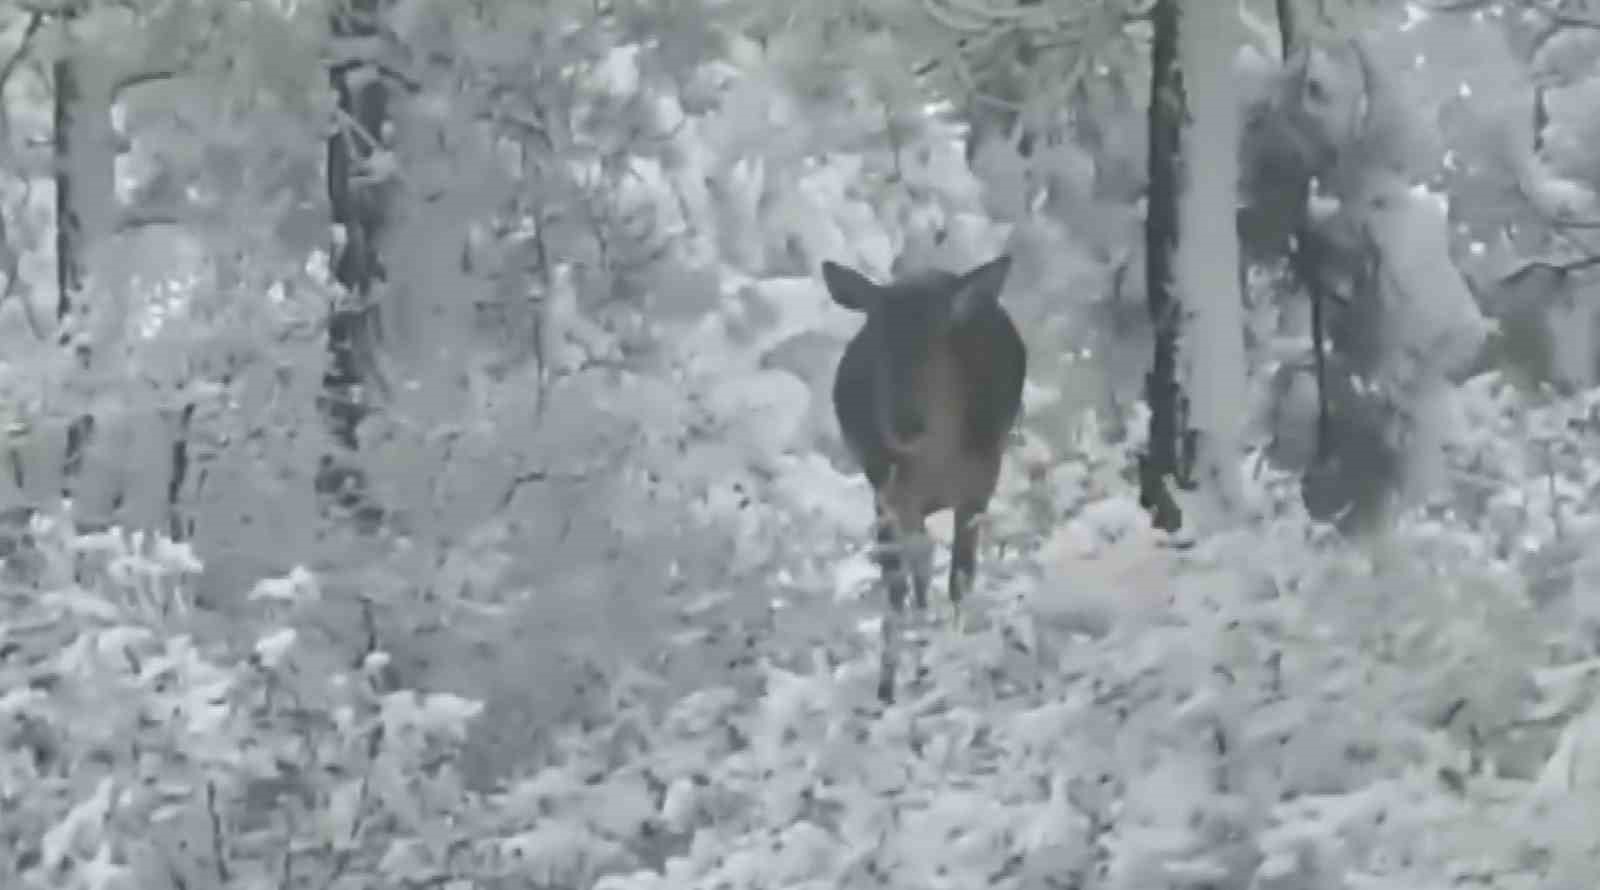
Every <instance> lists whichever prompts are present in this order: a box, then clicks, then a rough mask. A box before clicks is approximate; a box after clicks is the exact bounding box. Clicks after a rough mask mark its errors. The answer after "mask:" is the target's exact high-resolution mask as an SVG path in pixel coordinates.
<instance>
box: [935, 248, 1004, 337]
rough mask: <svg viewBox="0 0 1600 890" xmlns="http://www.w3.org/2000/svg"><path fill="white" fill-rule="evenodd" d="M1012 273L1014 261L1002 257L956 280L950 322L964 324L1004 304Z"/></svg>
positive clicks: (951, 299) (952, 295) (951, 302)
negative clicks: (1005, 292)
mask: <svg viewBox="0 0 1600 890" xmlns="http://www.w3.org/2000/svg"><path fill="white" fill-rule="evenodd" d="M1010 273H1011V257H1010V256H1007V255H1005V254H1002V255H1000V256H998V257H995V258H994V259H992V260H990V261H989V262H987V263H984V264H983V265H981V266H979V267H978V268H976V269H973V270H972V271H970V272H968V273H967V274H965V275H963V276H961V277H960V278H959V279H957V280H956V285H955V292H954V293H953V294H951V296H950V318H951V320H952V321H954V322H956V323H957V324H960V323H962V322H964V321H970V320H971V319H973V318H975V317H977V315H978V313H980V312H982V311H983V310H984V309H985V308H987V307H989V306H992V305H994V304H995V303H998V302H1000V291H1001V290H1003V289H1005V286H1006V276H1007V275H1009V274H1010Z"/></svg>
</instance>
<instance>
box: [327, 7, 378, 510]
mask: <svg viewBox="0 0 1600 890" xmlns="http://www.w3.org/2000/svg"><path fill="white" fill-rule="evenodd" d="M385 6H386V3H385V2H384V0H346V2H343V3H341V4H339V6H338V7H337V8H336V9H335V10H334V12H333V15H332V22H331V25H332V33H333V38H334V40H335V42H336V43H341V44H349V43H355V42H361V43H373V42H376V40H377V38H378V36H379V33H380V28H379V24H380V22H379V20H380V17H381V15H382V12H383V9H384V7H385ZM337 55H338V54H336V56H337ZM377 63H378V60H376V59H360V60H350V59H344V58H338V59H337V60H336V61H335V62H334V64H333V65H332V66H331V67H330V69H329V80H330V81H331V83H332V86H333V90H334V93H335V95H336V97H337V101H338V108H339V112H340V116H339V120H338V121H337V123H336V126H335V130H334V133H333V135H332V136H330V137H329V139H328V149H327V152H328V170H327V177H328V204H329V207H330V209H331V213H332V217H333V222H334V223H335V224H336V225H338V226H339V227H341V229H342V231H343V234H344V238H343V241H342V243H340V244H338V245H336V248H335V254H334V259H333V275H334V279H335V280H336V281H337V282H338V283H339V284H340V286H341V287H342V289H343V291H344V294H343V298H342V299H341V300H340V301H339V303H338V304H337V305H336V306H335V307H334V308H333V311H332V312H331V314H330V315H329V319H328V368H327V371H326V372H325V374H324V375H323V379H322V391H323V395H322V412H323V417H324V419H325V421H326V423H327V424H328V430H329V433H330V434H331V436H332V439H333V442H334V446H335V453H331V454H328V455H325V456H324V457H323V459H322V463H321V466H320V467H319V468H318V473H317V483H316V484H317V491H318V492H319V493H321V494H323V495H325V496H331V497H332V498H333V499H334V501H335V503H337V504H338V505H339V506H341V507H343V508H345V509H347V510H351V511H355V512H358V513H359V514H361V515H363V516H364V517H366V518H369V519H370V518H374V516H375V508H374V507H373V506H372V505H371V504H370V502H369V500H368V496H367V491H366V480H365V475H364V474H363V473H362V472H361V471H360V469H359V468H358V467H357V466H355V461H354V458H355V452H356V449H357V447H358V440H357V429H358V427H359V426H360V424H361V421H362V420H363V419H364V418H365V417H366V415H367V413H368V412H369V410H370V409H369V408H368V406H367V404H366V400H365V398H364V395H363V390H364V388H365V386H366V385H367V384H368V382H369V381H367V380H366V376H367V375H366V369H367V368H369V367H371V362H370V354H369V353H368V350H370V349H371V348H372V344H373V339H374V336H375V334H376V330H377V322H378V318H377V314H378V306H377V303H376V302H375V300H376V298H377V295H378V293H379V291H380V289H381V287H382V284H383V282H384V280H385V278H386V274H385V270H384V266H383V260H382V256H381V251H380V243H381V241H382V237H383V231H384V223H385V217H386V213H385V209H386V208H385V200H386V189H385V187H384V186H383V184H382V183H379V182H374V181H373V180H372V178H371V177H370V176H369V172H370V171H369V169H368V162H369V160H370V159H371V157H372V155H373V153H374V151H375V150H376V149H377V148H378V147H379V146H378V140H380V139H381V138H382V136H383V131H384V125H385V123H386V122H387V120H388V103H389V85H388V83H387V82H386V80H385V78H384V77H383V76H382V74H381V73H380V71H379V70H378V64H377Z"/></svg>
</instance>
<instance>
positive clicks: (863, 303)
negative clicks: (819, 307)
mask: <svg viewBox="0 0 1600 890" xmlns="http://www.w3.org/2000/svg"><path fill="white" fill-rule="evenodd" d="M822 283H823V284H826V285H827V286H828V295H829V296H831V297H833V301H834V302H835V303H838V304H839V305H840V306H843V307H844V308H846V309H854V310H855V311H857V312H866V311H868V310H870V309H871V308H872V307H873V306H875V305H877V303H878V291H879V288H878V286H877V285H876V284H873V283H872V282H871V281H870V280H869V279H868V278H867V276H865V275H862V274H861V273H860V272H857V271H856V270H854V269H852V268H850V267H848V266H841V265H839V264H838V263H835V262H833V261H831V260H825V261H823V263H822Z"/></svg>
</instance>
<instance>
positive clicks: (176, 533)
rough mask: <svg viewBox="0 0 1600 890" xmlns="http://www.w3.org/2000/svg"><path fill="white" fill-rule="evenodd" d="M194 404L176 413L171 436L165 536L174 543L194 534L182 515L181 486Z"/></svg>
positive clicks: (186, 471) (186, 467) (186, 474)
mask: <svg viewBox="0 0 1600 890" xmlns="http://www.w3.org/2000/svg"><path fill="white" fill-rule="evenodd" d="M194 408H195V405H194V402H187V403H185V404H184V406H183V408H182V410H180V411H179V412H178V423H177V429H175V430H174V431H173V436H172V466H171V473H170V475H169V476H168V478H167V534H168V535H170V536H171V537H172V540H174V541H182V540H185V539H187V538H188V537H189V536H190V535H191V534H193V533H194V527H193V523H192V521H190V520H187V519H185V517H184V515H183V509H182V506H183V485H184V483H185V482H186V481H187V480H188V478H189V429H190V427H191V426H193V423H194Z"/></svg>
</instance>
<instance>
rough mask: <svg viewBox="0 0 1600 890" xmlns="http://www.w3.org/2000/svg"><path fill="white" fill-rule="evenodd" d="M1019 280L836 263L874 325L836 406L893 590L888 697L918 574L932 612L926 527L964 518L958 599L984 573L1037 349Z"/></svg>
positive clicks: (983, 271) (847, 290)
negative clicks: (1018, 303)
mask: <svg viewBox="0 0 1600 890" xmlns="http://www.w3.org/2000/svg"><path fill="white" fill-rule="evenodd" d="M1010 271H1011V258H1010V257H1009V256H1007V255H1001V256H999V257H997V258H995V259H992V260H990V261H988V262H986V263H983V264H982V265H980V266H977V267H976V268H973V269H970V270H969V271H966V272H964V273H961V274H956V273H953V272H949V271H944V270H930V271H923V272H920V273H917V274H913V275H908V276H905V277H902V278H899V279H897V280H895V281H892V282H891V283H889V284H881V285H880V284H877V283H875V282H873V281H872V280H871V279H869V278H867V277H866V276H865V275H863V274H861V273H860V272H858V271H856V270H855V269H852V268H849V267H847V266H843V265H840V264H838V263H835V262H832V261H825V262H823V264H822V279H823V283H824V284H825V285H826V287H827V290H828V294H829V296H830V297H831V298H832V299H833V301H834V302H835V303H837V304H839V305H840V306H842V307H844V308H846V309H849V310H851V311H854V312H858V313H861V314H863V315H864V316H865V319H866V320H865V323H864V324H863V325H862V326H861V328H860V330H859V331H857V332H856V335H855V336H854V337H853V338H852V339H851V340H850V342H849V343H848V344H846V346H845V348H844V353H843V355H842V356H840V359H839V365H838V369H837V371H836V372H835V375H834V383H833V408H834V414H835V416H836V418H837V419H838V422H839V432H840V435H841V437H842V438H843V440H844V443H845V447H846V449H847V450H848V451H849V453H850V454H851V455H852V456H853V457H854V458H855V460H856V462H857V463H859V464H860V465H861V469H862V470H863V472H865V474H866V476H867V481H868V482H869V483H870V484H871V486H872V490H873V501H874V508H875V509H874V515H875V527H876V548H875V550H876V552H875V554H874V555H875V560H876V561H877V563H878V566H879V571H880V572H881V575H882V581H883V583H884V585H885V586H886V587H887V588H888V608H887V609H886V610H885V613H884V619H883V630H882V640H883V651H882V662H881V664H880V670H879V675H878V699H879V700H880V701H881V702H883V703H884V704H885V705H887V704H890V703H892V702H893V701H894V686H895V669H896V662H897V661H898V643H899V639H900V634H901V623H902V621H903V617H904V613H905V600H906V587H907V578H906V575H907V572H906V571H905V569H906V563H907V562H909V563H910V568H911V571H910V573H909V574H910V576H911V577H910V581H911V588H912V592H913V594H914V597H915V603H916V608H917V609H918V611H923V610H926V609H927V606H928V587H929V583H930V580H931V579H930V576H931V575H932V557H933V546H932V542H931V541H930V540H929V539H928V537H927V530H926V526H925V524H924V523H925V520H926V519H927V518H928V517H929V516H931V515H933V514H935V513H938V512H940V511H943V510H953V511H954V513H955V539H954V541H952V543H951V548H950V551H951V553H950V581H949V588H948V595H949V599H950V605H951V612H952V614H953V616H954V617H955V619H956V620H957V621H959V620H960V614H961V613H960V608H961V599H962V597H963V595H964V594H965V593H967V592H968V591H969V590H970V589H971V587H972V584H973V582H974V580H975V575H976V572H977V552H978V534H979V530H978V525H977V520H978V519H979V517H980V516H983V515H984V514H986V513H987V511H988V507H989V500H990V498H992V497H993V496H994V491H995V485H996V483H997V482H998V481H999V478H1000V467H1001V461H1002V458H1003V456H1004V454H1005V449H1006V442H1007V440H1008V438H1009V437H1010V434H1011V429H1012V427H1013V426H1015V424H1016V423H1017V420H1018V419H1019V418H1020V416H1021V414H1022V386H1023V379H1024V377H1025V376H1026V374H1027V362H1028V353H1027V348H1026V347H1025V346H1024V344H1023V341H1022V336H1021V335H1020V334H1019V333H1018V332H1017V327H1016V325H1015V324H1013V323H1012V320H1011V316H1010V315H1009V314H1008V313H1007V312H1006V310H1005V308H1004V307H1003V306H1001V305H1000V292H1001V290H1002V289H1003V288H1004V286H1005V282H1006V275H1007V274H1008V273H1009V272H1010Z"/></svg>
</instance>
